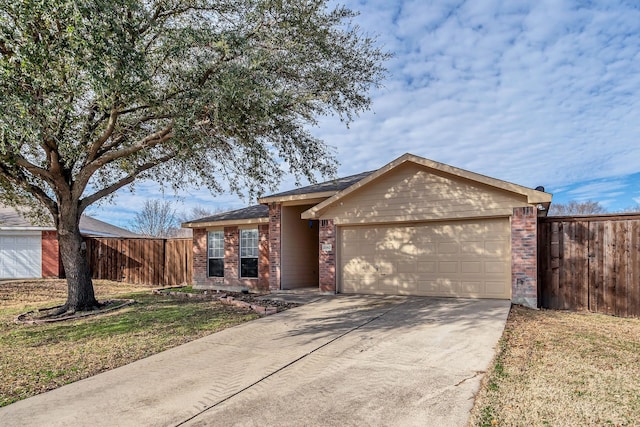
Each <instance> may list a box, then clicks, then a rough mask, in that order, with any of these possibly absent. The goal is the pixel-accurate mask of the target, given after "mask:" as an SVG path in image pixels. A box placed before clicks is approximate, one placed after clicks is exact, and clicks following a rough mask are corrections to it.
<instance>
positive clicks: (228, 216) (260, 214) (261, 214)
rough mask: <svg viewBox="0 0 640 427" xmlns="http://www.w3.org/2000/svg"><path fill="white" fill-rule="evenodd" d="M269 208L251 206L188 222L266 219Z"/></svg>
mask: <svg viewBox="0 0 640 427" xmlns="http://www.w3.org/2000/svg"><path fill="white" fill-rule="evenodd" d="M268 217H269V207H268V206H266V205H253V206H249V207H248V208H242V209H236V210H235V211H229V212H222V213H219V214H216V215H211V216H208V217H206V218H199V219H196V220H194V221H189V224H197V223H201V222H216V221H229V220H235V219H253V218H268Z"/></svg>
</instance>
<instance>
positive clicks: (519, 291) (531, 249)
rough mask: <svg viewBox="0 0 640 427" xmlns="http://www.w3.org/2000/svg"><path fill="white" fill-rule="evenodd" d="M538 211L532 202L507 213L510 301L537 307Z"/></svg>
mask: <svg viewBox="0 0 640 427" xmlns="http://www.w3.org/2000/svg"><path fill="white" fill-rule="evenodd" d="M537 245H538V215H537V210H536V208H535V207H533V206H528V207H524V208H514V209H513V216H512V217H511V302H513V303H514V304H521V305H524V306H525V307H530V308H538V254H537Z"/></svg>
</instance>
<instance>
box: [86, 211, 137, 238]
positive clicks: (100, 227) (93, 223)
mask: <svg viewBox="0 0 640 427" xmlns="http://www.w3.org/2000/svg"><path fill="white" fill-rule="evenodd" d="M80 232H81V233H82V234H83V235H85V236H94V237H127V238H135V237H143V236H141V235H139V234H136V233H134V232H132V231H129V230H127V229H124V228H121V227H117V226H115V225H113V224H109V223H108V222H104V221H100V220H99V219H95V218H93V217H91V216H88V215H82V216H81V217H80Z"/></svg>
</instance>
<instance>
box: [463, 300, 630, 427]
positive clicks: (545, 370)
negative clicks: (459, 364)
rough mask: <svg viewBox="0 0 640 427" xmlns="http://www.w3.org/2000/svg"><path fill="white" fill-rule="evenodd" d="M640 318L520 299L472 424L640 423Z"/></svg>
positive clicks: (486, 377) (478, 400)
mask: <svg viewBox="0 0 640 427" xmlns="http://www.w3.org/2000/svg"><path fill="white" fill-rule="evenodd" d="M639 379H640V319H621V318H617V317H611V316H605V315H599V314H589V313H571V312H562V311H552V310H539V311H538V310H529V309H526V308H522V307H517V306H514V307H512V309H511V313H510V314H509V319H508V321H507V326H506V329H505V331H504V334H503V336H502V339H501V341H500V347H499V351H498V355H497V356H496V359H495V361H494V363H493V365H492V367H491V369H490V371H489V372H487V374H486V375H485V379H484V381H483V387H482V388H481V390H480V393H479V394H478V396H477V398H476V402H475V406H474V409H473V411H472V417H471V421H470V425H472V426H496V425H497V426H638V425H640V380H639Z"/></svg>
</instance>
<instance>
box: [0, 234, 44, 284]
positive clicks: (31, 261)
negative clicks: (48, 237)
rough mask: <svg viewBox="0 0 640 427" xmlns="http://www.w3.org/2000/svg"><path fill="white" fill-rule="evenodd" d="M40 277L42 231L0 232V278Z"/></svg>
mask: <svg viewBox="0 0 640 427" xmlns="http://www.w3.org/2000/svg"><path fill="white" fill-rule="evenodd" d="M40 277H42V233H41V232H39V231H35V232H21V233H17V232H14V233H13V234H11V233H8V232H0V279H30V278H40Z"/></svg>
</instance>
